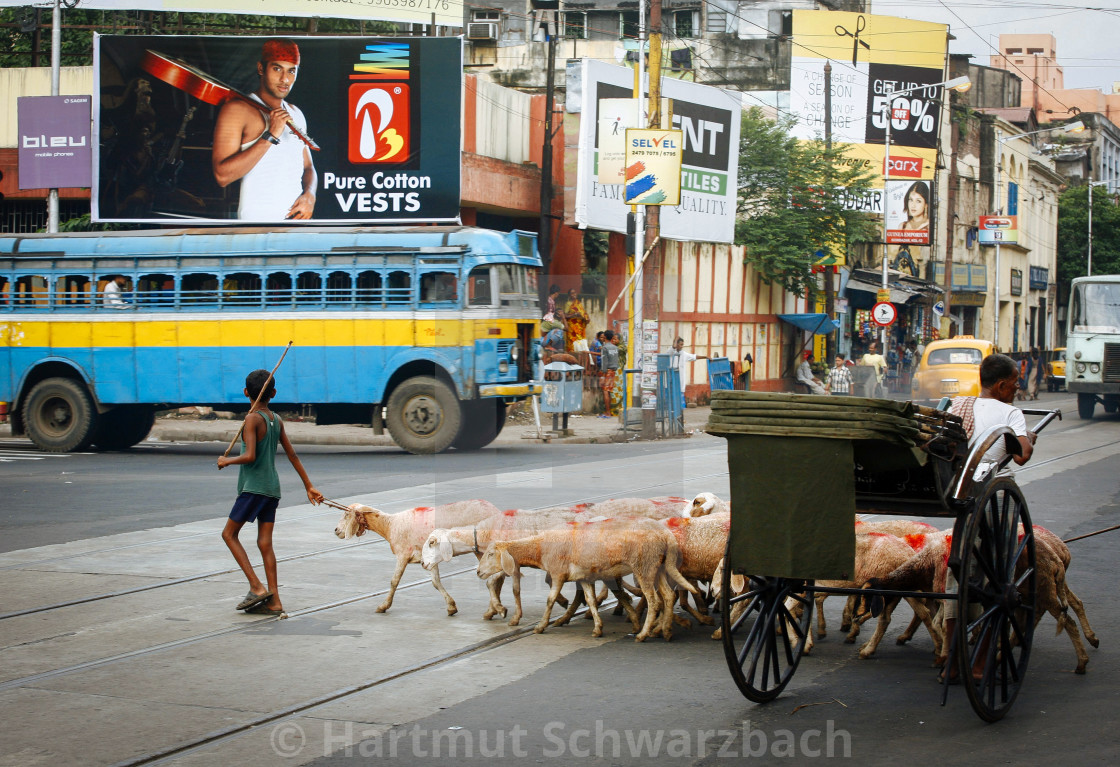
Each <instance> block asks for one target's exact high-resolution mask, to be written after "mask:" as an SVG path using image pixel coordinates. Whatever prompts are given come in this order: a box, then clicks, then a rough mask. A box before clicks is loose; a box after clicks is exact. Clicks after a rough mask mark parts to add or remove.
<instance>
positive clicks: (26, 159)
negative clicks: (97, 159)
mask: <svg viewBox="0 0 1120 767" xmlns="http://www.w3.org/2000/svg"><path fill="white" fill-rule="evenodd" d="M16 112H17V113H18V120H19V139H18V144H17V150H18V158H19V188H20V189H59V188H61V187H88V186H89V185H90V178H91V172H90V168H91V162H92V160H91V158H92V157H93V152H92V150H91V148H90V146H91V144H92V141H90V122H89V120H90V97H89V96H23V97H20V98H19V99H17V101H16Z"/></svg>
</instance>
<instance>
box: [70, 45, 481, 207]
mask: <svg viewBox="0 0 1120 767" xmlns="http://www.w3.org/2000/svg"><path fill="white" fill-rule="evenodd" d="M262 60H263V61H262ZM461 64H462V41H461V40H460V39H459V38H452V37H446V38H420V37H413V38H358V37H308V38H267V37H203V36H181V37H175V36H160V37H154V36H152V37H149V36H140V35H128V36H116V35H114V36H108V35H106V36H98V37H96V38H95V39H94V91H95V92H94V104H93V108H94V117H95V119H94V146H95V150H94V169H95V177H94V192H93V199H92V205H91V207H92V217H93V220H94V221H98V222H125V221H128V222H141V223H167V222H169V221H177V222H183V223H188V222H189V223H229V222H231V221H239V222H245V223H257V224H268V223H279V222H290V223H312V224H314V223H404V222H457V221H458V219H459V192H460V178H459V167H460V166H459V159H460V155H459V144H460V141H459V132H460V113H461V102H462V78H461V71H462V67H461ZM273 107H274V108H275V109H273Z"/></svg>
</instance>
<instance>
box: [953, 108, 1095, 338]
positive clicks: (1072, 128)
mask: <svg viewBox="0 0 1120 767" xmlns="http://www.w3.org/2000/svg"><path fill="white" fill-rule="evenodd" d="M1052 130H1053V129H1052V128H1039V129H1038V130H1032V131H1027V132H1026V133H1016V134H1014V135H1011V136H1007V137H1006V138H1004V137H1002V136H1001V133H1002V131H1001V130H1000V129H999V128H996V205H995V215H997V216H1001V215H1003V200H1002V194H1001V190H1002V189H1003V145H1004V142H1007V141H1011V140H1012V139H1018V138H1023V137H1025V136H1033V135H1035V134H1036V133H1046V132H1047V131H1052ZM1060 130H1061V132H1062V133H1081V132H1082V131H1084V130H1085V124H1084V123H1082V122H1081V121H1080V120H1076V121H1075V122H1071V123H1068V124H1066V125H1063V126H1062V127H1061V129H1060ZM1092 193H1093V187H1092V186H1090V187H1089V194H1090V195H1091V194H1092ZM1091 207H1092V198H1091V197H1090V209H1091ZM1090 215H1091V214H1090ZM1092 226H1093V223H1092V219H1090V221H1089V227H1090V229H1089V231H1090V232H1092ZM1090 237H1092V235H1091V234H1090ZM1091 242H1092V240H1091V239H1090V243H1091ZM1089 247H1090V252H1091V251H1092V245H1091V244H1090V246H1089ZM950 279H952V278H951V277H950ZM999 310H1000V301H999V240H996V284H995V314H994V315H993V316H994V326H993V329H992V332H993V335H994V336H995V337H994V338H993V339H992V343H994V344H995V345H996V347H997V348H998V347H999Z"/></svg>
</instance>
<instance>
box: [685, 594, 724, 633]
mask: <svg viewBox="0 0 1120 767" xmlns="http://www.w3.org/2000/svg"><path fill="white" fill-rule="evenodd" d="M677 594H678V595H679V596H678V601H679V602H680V603H681V607H683V608H684V609H685V612H687V613H688V614H689V615H691V616H692V617H693V618H695V619H696V620H697V621H699V622H700V623H701V624H702V625H704V626H714V625H716V621H715V619H714V618H712V617H711V616H710V615H709V614H708V611H707V610H706V609H704V610H700V609H699V605H697V608H696V609H693V608H692V607H691V606H690V605H689V603H688V596H689V595H688V592H687V591H678V592H677ZM693 601H696V600H695V598H694V599H693ZM682 620H684V621H685V623H686V624H687V625H686V628H691V624H690V623H688V621H687V619H684V618H682Z"/></svg>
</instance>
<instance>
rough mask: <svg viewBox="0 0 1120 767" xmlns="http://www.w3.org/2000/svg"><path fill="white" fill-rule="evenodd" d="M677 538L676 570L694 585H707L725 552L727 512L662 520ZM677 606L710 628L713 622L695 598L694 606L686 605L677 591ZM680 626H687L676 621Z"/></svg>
mask: <svg viewBox="0 0 1120 767" xmlns="http://www.w3.org/2000/svg"><path fill="white" fill-rule="evenodd" d="M662 524H663V525H665V527H666V528H668V530H669V531H670V532H671V533H673V535H674V536H675V537H676V539H677V547H678V549H679V550H680V555H681V561H680V564H679V565H678V569H679V570H680V572H681V575H683V576H684V577H685V578H687V579H688V580H689V582H690V583H692V584H693V585H694V586H697V585H699V584H700V583H711V582H712V578H713V576H714V573H715V571H716V567H717V565H719V563H720V560H722V559H723V554H724V551H726V549H727V535H728V533H729V531H730V530H731V513H730V512H722V513H719V512H717V513H715V514H708V515H705V516H700V517H672V518H670V519H666V520H662ZM678 594H679V601H680V605H681V607H683V608H684V609H685V611H687V612H688V613H689V614H690V615H692V617H694V618H696V620H697V621H699V622H700V623H701V624H703V625H705V626H711V625H713V624H714V623H715V621H714V620H713V619H712V618H711V616H709V615H708V614H707V607H706V606H705V605H704V604H703V602H702V601H701V600H699V599H695V598H694V601H696V607H695V608H693V607H692V606H690V605H689V603H688V594H687V592H684V591H680V592H678ZM680 620H681V621H683V622H684V625H686V626H691V623H689V622H688V620H687V619H686V618H683V617H682V618H680Z"/></svg>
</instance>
